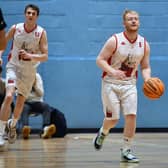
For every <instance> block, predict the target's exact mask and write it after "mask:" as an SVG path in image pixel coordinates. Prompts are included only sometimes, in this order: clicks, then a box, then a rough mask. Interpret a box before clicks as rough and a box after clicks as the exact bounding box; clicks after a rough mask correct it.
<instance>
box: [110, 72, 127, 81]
mask: <svg viewBox="0 0 168 168" xmlns="http://www.w3.org/2000/svg"><path fill="white" fill-rule="evenodd" d="M110 76H113V77H115V78H116V79H120V80H123V79H124V78H126V74H125V71H121V70H115V69H113V72H112V75H110Z"/></svg>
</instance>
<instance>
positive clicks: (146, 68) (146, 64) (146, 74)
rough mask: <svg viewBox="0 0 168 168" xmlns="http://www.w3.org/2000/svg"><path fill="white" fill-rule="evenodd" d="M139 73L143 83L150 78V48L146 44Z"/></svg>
mask: <svg viewBox="0 0 168 168" xmlns="http://www.w3.org/2000/svg"><path fill="white" fill-rule="evenodd" d="M141 71H142V77H143V79H144V81H146V80H147V79H149V78H150V77H151V67H150V47H149V44H148V42H146V49H145V55H144V57H143V59H142V61H141Z"/></svg>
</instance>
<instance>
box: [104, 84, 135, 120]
mask: <svg viewBox="0 0 168 168" xmlns="http://www.w3.org/2000/svg"><path fill="white" fill-rule="evenodd" d="M102 103H103V111H104V114H105V117H106V119H109V120H115V119H119V118H120V113H121V112H122V113H123V115H129V114H134V115H136V113H137V88H136V84H117V83H115V84H114V83H108V82H105V81H102Z"/></svg>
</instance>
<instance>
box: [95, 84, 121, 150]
mask: <svg viewBox="0 0 168 168" xmlns="http://www.w3.org/2000/svg"><path fill="white" fill-rule="evenodd" d="M116 87H117V86H116V85H114V84H108V83H105V82H103V83H102V101H103V110H104V115H105V118H104V121H103V124H102V127H101V128H100V130H99V132H98V134H97V136H96V138H95V139H94V147H95V149H97V150H100V149H101V148H102V145H103V141H104V139H105V137H106V136H107V135H108V133H109V131H110V129H111V128H114V127H115V125H116V124H117V122H118V120H119V117H120V115H119V113H120V101H119V100H118V96H117V94H116V92H115V88H116Z"/></svg>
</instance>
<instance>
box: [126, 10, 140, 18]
mask: <svg viewBox="0 0 168 168" xmlns="http://www.w3.org/2000/svg"><path fill="white" fill-rule="evenodd" d="M128 13H132V14H137V15H138V16H139V13H138V12H137V11H135V10H130V9H126V10H125V11H124V12H123V20H125V19H126V15H127V14H128Z"/></svg>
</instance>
